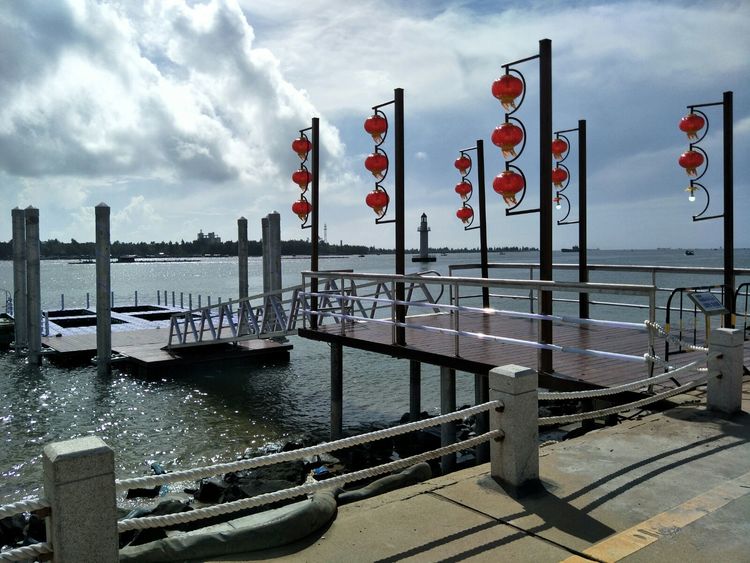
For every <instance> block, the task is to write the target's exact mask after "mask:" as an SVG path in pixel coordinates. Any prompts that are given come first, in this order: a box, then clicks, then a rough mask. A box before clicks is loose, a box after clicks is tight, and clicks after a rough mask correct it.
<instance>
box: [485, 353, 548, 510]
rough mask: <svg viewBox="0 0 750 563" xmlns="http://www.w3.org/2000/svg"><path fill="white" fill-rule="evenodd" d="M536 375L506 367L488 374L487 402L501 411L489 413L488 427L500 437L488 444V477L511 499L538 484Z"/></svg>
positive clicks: (523, 369)
mask: <svg viewBox="0 0 750 563" xmlns="http://www.w3.org/2000/svg"><path fill="white" fill-rule="evenodd" d="M537 380H538V377H537V373H536V371H535V370H533V369H529V368H525V367H521V366H516V365H507V366H502V367H498V368H495V369H493V370H491V371H490V373H489V387H490V400H491V401H495V400H497V401H501V402H502V403H503V407H502V408H501V409H493V410H491V411H490V427H491V428H493V429H500V430H501V431H502V432H503V433H504V436H503V437H502V438H501V439H499V440H492V441H491V442H490V474H491V475H492V478H493V479H495V481H497V482H498V483H500V484H501V485H502V486H503V488H505V489H506V491H508V492H509V493H510V494H511V495H512V496H516V497H517V496H521V495H523V494H525V493H526V492H528V491H530V490H533V489H536V488H537V487H538V485H539V398H538V392H537Z"/></svg>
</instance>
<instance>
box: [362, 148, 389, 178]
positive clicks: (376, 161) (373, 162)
mask: <svg viewBox="0 0 750 563" xmlns="http://www.w3.org/2000/svg"><path fill="white" fill-rule="evenodd" d="M365 168H367V169H368V170H369V171H370V172H372V175H373V176H375V178H376V179H378V180H382V179H383V178H384V177H385V174H383V171H385V170H387V169H388V157H387V156H386V155H385V153H382V152H376V153H373V154H371V155H369V156H368V157H367V158H366V159H365Z"/></svg>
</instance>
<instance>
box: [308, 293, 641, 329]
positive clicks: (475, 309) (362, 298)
mask: <svg viewBox="0 0 750 563" xmlns="http://www.w3.org/2000/svg"><path fill="white" fill-rule="evenodd" d="M303 295H305V296H319V297H322V296H325V297H328V298H333V299H336V300H340V301H370V302H375V303H385V304H388V305H404V306H408V307H427V308H430V309H434V308H439V309H445V310H447V311H464V312H469V313H485V314H490V315H501V316H506V317H517V318H522V319H532V320H540V321H558V322H561V323H571V324H589V325H600V326H606V327H610V328H623V329H632V330H641V331H645V330H647V328H646V326H645V324H644V323H628V322H624V321H605V320H600V319H584V318H580V317H568V316H565V315H542V314H540V313H523V312H520V311H509V310H506V309H493V308H491V307H490V308H484V307H471V306H467V305H449V304H447V303H425V302H424V301H400V300H397V299H385V298H382V297H365V296H360V295H342V294H336V295H331V294H330V293H320V292H305V293H304V294H303ZM519 297H520V296H519Z"/></svg>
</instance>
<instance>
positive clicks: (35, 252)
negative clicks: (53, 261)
mask: <svg viewBox="0 0 750 563" xmlns="http://www.w3.org/2000/svg"><path fill="white" fill-rule="evenodd" d="M24 222H25V226H26V314H27V319H26V339H27V343H28V359H29V363H30V364H32V365H37V366H38V365H41V363H42V295H41V294H42V287H41V278H40V272H39V268H40V266H39V259H40V249H39V210H38V209H36V208H35V207H31V206H29V207H27V208H26V210H25V211H24Z"/></svg>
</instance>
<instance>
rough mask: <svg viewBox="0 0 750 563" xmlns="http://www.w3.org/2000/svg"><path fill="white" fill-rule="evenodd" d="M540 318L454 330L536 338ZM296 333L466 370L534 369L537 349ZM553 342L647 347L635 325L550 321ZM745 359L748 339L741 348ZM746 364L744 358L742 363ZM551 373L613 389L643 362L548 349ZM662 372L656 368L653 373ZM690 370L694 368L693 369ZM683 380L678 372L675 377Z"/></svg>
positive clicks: (411, 336)
mask: <svg viewBox="0 0 750 563" xmlns="http://www.w3.org/2000/svg"><path fill="white" fill-rule="evenodd" d="M407 323H408V324H420V325H427V326H432V327H440V328H449V329H452V328H454V327H453V324H452V323H453V319H452V316H451V315H450V314H434V315H420V316H416V317H407ZM538 327H539V321H536V320H529V319H524V318H519V317H509V316H504V315H493V314H484V313H480V312H476V313H473V312H466V313H464V312H462V313H461V317H460V325H459V329H460V330H463V331H470V332H476V333H483V334H489V335H497V336H503V337H509V338H516V339H520V340H528V341H532V342H536V341H537V339H538V336H537V335H538ZM299 334H300V336H303V337H305V338H310V339H313V340H321V341H326V342H336V343H340V344H342V345H343V346H349V347H353V348H359V349H363V350H369V351H372V352H377V353H381V354H386V355H389V356H393V357H398V358H405V359H410V360H418V361H421V362H425V363H430V364H434V365H440V366H445V367H450V368H453V369H456V370H460V371H466V372H469V373H487V372H488V371H489V370H490V369H492V368H494V367H497V366H501V365H506V364H517V365H521V366H527V367H532V368H536V367H537V354H538V352H537V350H536V349H534V348H531V347H527V346H523V345H518V344H508V343H503V342H498V341H493V340H488V339H479V338H473V337H465V336H460V337H459V338H458V356H456V355H455V336H453V335H449V334H443V333H435V332H426V331H423V330H418V329H409V328H407V329H406V346H394V345H392V328H391V327H390V326H388V325H384V324H377V323H367V322H357V323H356V324H354V325H353V326H352V325H347V326H346V332H345V334H342V333H341V326H340V325H337V324H326V325H325V326H323V327H321V328H319V329H318V330H310V329H309V328H308V329H299ZM553 335H554V336H553V338H554V343H555V344H559V345H563V346H573V347H576V348H586V349H593V350H602V351H607V352H617V353H620V354H629V355H633V356H643V354H644V353H646V352H647V351H648V334H647V333H646V332H644V331H639V330H634V329H620V328H610V327H602V326H594V325H572V324H567V323H565V324H563V323H558V322H555V323H553ZM656 354H657V355H659V356H663V354H664V341H663V340H662V339H657V342H656ZM745 355H746V358H747V359H750V343H748V344H746V346H745ZM699 356H700V354H696V353H690V354H680V355H677V356H673V357H671V358H670V363H671V364H674V365H684V364H686V363H689V362H690V361H692V360H693V359H698V357H699ZM746 363H747V361H746ZM553 366H554V373H553V374H540V385H542V386H544V387H550V388H555V389H561V390H565V389H578V388H588V387H613V386H616V385H622V384H623V383H627V382H630V381H637V380H638V379H642V378H644V377H645V376H646V375H647V369H646V365H645V363H635V362H628V361H623V360H613V359H609V358H601V357H592V356H584V355H580V354H573V353H564V352H553ZM659 373H661V370H657V371H656V374H659ZM693 374H694V372H693ZM682 379H684V378H683V377H682V376H680V377H679V378H678V380H682Z"/></svg>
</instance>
